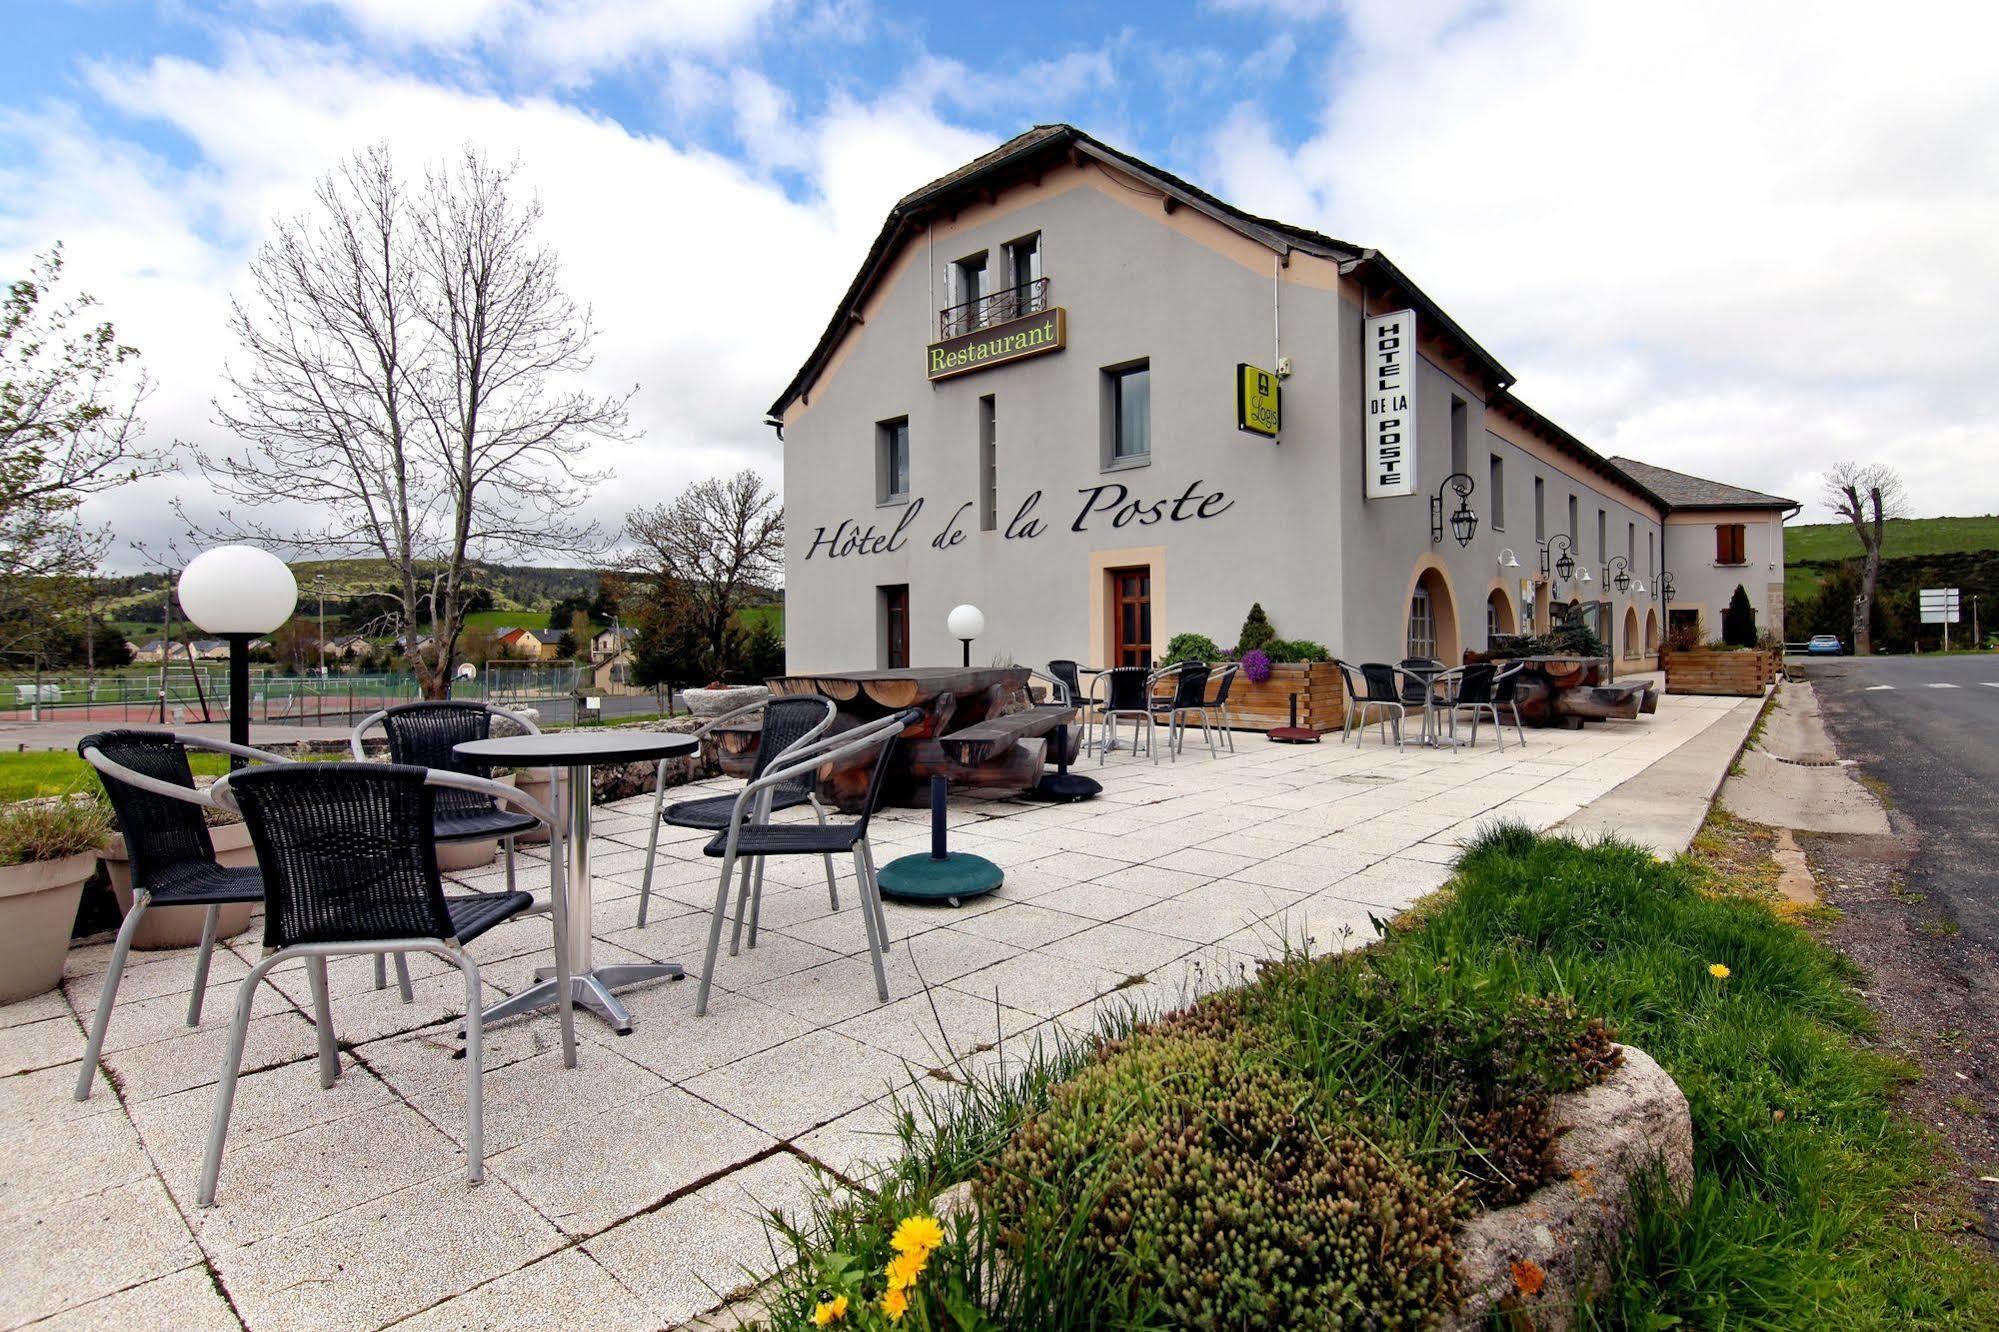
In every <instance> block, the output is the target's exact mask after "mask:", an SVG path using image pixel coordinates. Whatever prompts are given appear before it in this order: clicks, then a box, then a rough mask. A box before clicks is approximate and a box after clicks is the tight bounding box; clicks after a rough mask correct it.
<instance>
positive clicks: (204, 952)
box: [187, 903, 222, 1027]
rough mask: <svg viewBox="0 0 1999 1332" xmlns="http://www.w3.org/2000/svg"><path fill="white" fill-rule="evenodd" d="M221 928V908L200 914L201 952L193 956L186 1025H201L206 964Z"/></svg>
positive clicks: (206, 979)
mask: <svg viewBox="0 0 1999 1332" xmlns="http://www.w3.org/2000/svg"><path fill="white" fill-rule="evenodd" d="M221 928H222V907H221V904H219V903H218V904H216V905H214V906H211V907H209V908H208V910H207V911H205V912H203V913H202V920H201V951H200V952H198V953H196V954H195V955H194V993H193V994H190V995H189V996H188V997H187V1025H188V1026H190V1027H198V1026H200V1025H201V1003H202V999H203V998H204V996H206V995H207V994H208V963H209V960H210V959H211V958H213V957H214V956H215V936H216V933H217V932H218V931H219V930H220V929H221Z"/></svg>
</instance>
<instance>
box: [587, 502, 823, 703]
mask: <svg viewBox="0 0 1999 1332" xmlns="http://www.w3.org/2000/svg"><path fill="white" fill-rule="evenodd" d="M625 534H626V535H627V536H628V537H629V538H630V539H631V541H632V543H633V546H634V550H633V552H632V554H631V556H630V557H629V564H630V566H631V569H632V572H633V573H634V574H635V575H636V576H637V577H638V578H639V579H640V580H642V581H644V582H645V583H648V584H649V585H650V586H651V588H652V592H653V596H654V597H655V599H657V600H660V601H672V602H673V603H675V605H676V606H677V608H678V613H679V614H680V615H681V616H682V617H684V618H685V619H686V621H687V622H688V628H689V630H690V631H691V634H692V636H693V638H694V639H695V641H696V642H698V643H699V644H700V646H701V649H702V651H703V654H704V655H705V656H706V657H707V658H708V660H707V662H706V663H705V664H706V665H707V668H708V669H710V670H713V671H720V670H721V669H722V667H723V666H724V665H725V664H726V661H727V658H728V655H729V639H730V634H731V633H732V632H733V629H734V621H735V617H736V612H737V611H739V610H741V609H742V608H743V607H744V606H745V605H747V604H748V602H749V598H750V596H751V595H752V594H754V593H755V592H757V591H759V590H761V589H765V588H769V587H771V586H772V585H774V584H775V583H776V581H777V576H778V573H779V571H780V570H781V569H782V568H783V566H784V506H783V505H782V504H780V503H779V502H778V498H777V494H776V492H775V491H773V490H772V489H771V488H770V487H769V486H768V485H766V484H765V483H764V479H763V478H762V477H761V476H759V475H757V473H755V472H754V471H751V470H749V469H748V468H745V469H744V470H742V471H740V472H738V473H736V474H735V475H734V476H731V477H727V478H723V477H709V478H708V479H707V480H705V481H697V482H695V483H694V484H693V485H691V486H689V487H688V488H687V489H686V490H683V491H682V492H680V494H679V495H677V496H676V497H674V499H673V500H672V502H670V503H667V504H656V505H654V506H652V507H651V508H643V509H634V510H632V511H631V512H630V513H629V514H627V515H626V516H625Z"/></svg>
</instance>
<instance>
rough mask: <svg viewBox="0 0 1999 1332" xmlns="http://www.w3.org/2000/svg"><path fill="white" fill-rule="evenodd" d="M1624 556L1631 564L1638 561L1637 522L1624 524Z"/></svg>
mask: <svg viewBox="0 0 1999 1332" xmlns="http://www.w3.org/2000/svg"><path fill="white" fill-rule="evenodd" d="M1624 558H1625V560H1626V561H1627V562H1629V563H1631V564H1636V563H1638V524H1637V523H1626V524H1625V525H1624Z"/></svg>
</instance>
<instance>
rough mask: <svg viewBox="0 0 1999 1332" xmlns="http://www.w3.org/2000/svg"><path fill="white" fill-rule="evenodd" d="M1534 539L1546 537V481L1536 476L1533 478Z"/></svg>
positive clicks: (1539, 539) (1543, 539)
mask: <svg viewBox="0 0 1999 1332" xmlns="http://www.w3.org/2000/svg"><path fill="white" fill-rule="evenodd" d="M1534 539H1535V540H1536V541H1546V540H1547V539H1548V483H1547V482H1546V481H1544V480H1543V479H1541V478H1540V477H1538V476H1537V477H1535V478H1534Z"/></svg>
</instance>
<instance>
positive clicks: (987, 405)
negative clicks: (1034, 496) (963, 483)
mask: <svg viewBox="0 0 1999 1332" xmlns="http://www.w3.org/2000/svg"><path fill="white" fill-rule="evenodd" d="M998 526H999V409H998V405H997V404H996V403H995V402H994V400H993V395H992V394H990V393H988V394H987V395H986V396H985V397H983V398H980V399H979V530H980V531H981V532H990V531H992V530H993V529H995V528H997V527H998Z"/></svg>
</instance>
